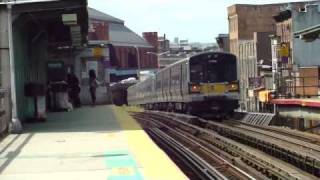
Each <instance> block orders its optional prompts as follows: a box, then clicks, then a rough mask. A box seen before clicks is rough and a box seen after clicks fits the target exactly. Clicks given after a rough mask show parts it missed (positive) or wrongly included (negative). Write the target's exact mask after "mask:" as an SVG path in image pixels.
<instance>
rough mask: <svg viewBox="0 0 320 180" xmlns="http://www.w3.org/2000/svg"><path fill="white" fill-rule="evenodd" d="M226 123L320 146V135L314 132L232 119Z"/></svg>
mask: <svg viewBox="0 0 320 180" xmlns="http://www.w3.org/2000/svg"><path fill="white" fill-rule="evenodd" d="M224 123H226V124H229V125H233V126H241V125H242V126H246V127H252V128H255V129H259V130H263V131H267V132H272V133H276V134H278V135H283V136H287V137H291V138H293V139H295V140H300V141H303V142H307V143H311V144H314V145H318V146H320V137H318V136H317V135H313V134H306V133H304V132H299V131H296V130H291V129H285V128H279V127H273V126H256V125H251V124H247V123H243V122H241V121H230V120H229V121H224Z"/></svg>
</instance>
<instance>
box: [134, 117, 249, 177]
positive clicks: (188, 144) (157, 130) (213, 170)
mask: <svg viewBox="0 0 320 180" xmlns="http://www.w3.org/2000/svg"><path fill="white" fill-rule="evenodd" d="M136 118H137V120H139V122H140V123H141V124H144V125H143V126H144V127H146V128H145V129H146V131H147V132H148V134H150V135H151V137H153V139H157V141H160V143H161V144H162V145H164V146H165V147H166V149H168V148H169V147H171V149H174V152H175V153H176V154H178V156H179V157H180V159H182V160H183V161H184V162H185V163H184V164H185V165H187V166H188V167H189V168H191V169H192V171H193V172H194V173H195V174H196V175H197V177H198V178H200V179H204V180H207V179H219V180H228V179H239V180H240V179H241V180H253V179H255V178H253V177H252V176H250V175H249V174H247V173H246V172H244V171H242V170H241V169H239V168H238V167H236V166H235V165H233V164H231V163H229V162H228V161H226V160H224V159H223V158H221V157H220V156H219V155H218V154H216V153H214V152H213V151H211V150H210V149H208V148H207V147H205V146H204V145H202V144H201V143H199V142H201V141H199V140H198V139H197V138H192V137H190V136H188V135H187V134H186V133H185V132H182V131H176V130H175V129H173V128H171V127H169V126H167V125H166V124H164V123H161V122H158V121H156V120H152V119H149V120H148V121H149V122H146V121H145V119H144V118H139V117H136ZM150 125H151V126H150ZM176 154H175V155H176Z"/></svg>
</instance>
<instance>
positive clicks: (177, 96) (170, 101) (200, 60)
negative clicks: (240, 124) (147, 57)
mask: <svg viewBox="0 0 320 180" xmlns="http://www.w3.org/2000/svg"><path fill="white" fill-rule="evenodd" d="M127 100H128V104H129V105H138V106H143V107H144V108H146V109H152V110H163V111H177V112H185V113H189V114H198V113H213V114H217V115H228V114H232V113H233V112H234V110H235V109H237V108H238V100H239V81H238V78H237V61H236V57H235V56H234V55H232V54H229V53H222V52H207V53H201V54H198V55H195V56H192V57H190V58H187V59H184V60H181V61H178V62H176V63H174V64H172V65H170V66H168V67H166V68H164V69H162V70H160V71H159V72H158V73H157V74H156V75H155V76H154V77H151V78H149V79H147V80H145V81H143V82H140V83H138V84H135V85H134V86H131V87H129V88H128V96H127Z"/></svg>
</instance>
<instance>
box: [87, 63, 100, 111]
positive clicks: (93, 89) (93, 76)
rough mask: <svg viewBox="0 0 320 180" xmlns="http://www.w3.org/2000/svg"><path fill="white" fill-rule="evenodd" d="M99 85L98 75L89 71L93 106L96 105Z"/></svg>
mask: <svg viewBox="0 0 320 180" xmlns="http://www.w3.org/2000/svg"><path fill="white" fill-rule="evenodd" d="M98 85H99V83H98V81H97V75H96V72H95V71H94V70H93V69H91V70H90V71H89V90H90V95H91V100H92V106H94V105H95V104H96V99H97V97H96V90H97V87H98Z"/></svg>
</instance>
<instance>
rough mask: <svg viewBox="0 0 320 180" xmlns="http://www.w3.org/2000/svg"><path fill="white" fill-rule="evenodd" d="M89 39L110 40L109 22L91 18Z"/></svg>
mask: <svg viewBox="0 0 320 180" xmlns="http://www.w3.org/2000/svg"><path fill="white" fill-rule="evenodd" d="M88 38H89V40H105V41H108V40H109V26H108V23H107V22H104V21H97V20H90V22H89V33H88Z"/></svg>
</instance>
